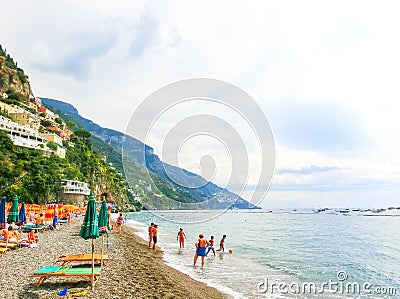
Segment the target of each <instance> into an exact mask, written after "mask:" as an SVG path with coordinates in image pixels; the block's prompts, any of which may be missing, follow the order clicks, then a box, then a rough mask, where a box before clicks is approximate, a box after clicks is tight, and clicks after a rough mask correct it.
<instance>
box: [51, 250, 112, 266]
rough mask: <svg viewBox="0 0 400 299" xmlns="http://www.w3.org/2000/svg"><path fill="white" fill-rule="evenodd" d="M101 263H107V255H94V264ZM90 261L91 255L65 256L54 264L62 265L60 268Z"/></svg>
mask: <svg viewBox="0 0 400 299" xmlns="http://www.w3.org/2000/svg"><path fill="white" fill-rule="evenodd" d="M101 260H103V261H108V255H107V254H103V256H102V255H101V254H95V255H94V262H95V263H99V262H101ZM91 261H92V255H91V254H84V253H81V254H71V255H66V256H60V257H59V258H58V260H57V261H56V262H59V263H62V264H61V266H64V265H65V264H68V263H73V262H91Z"/></svg>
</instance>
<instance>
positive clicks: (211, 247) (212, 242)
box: [206, 236, 215, 256]
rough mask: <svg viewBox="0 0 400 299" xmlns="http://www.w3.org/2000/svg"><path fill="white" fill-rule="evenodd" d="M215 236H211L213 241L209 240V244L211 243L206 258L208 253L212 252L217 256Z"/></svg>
mask: <svg viewBox="0 0 400 299" xmlns="http://www.w3.org/2000/svg"><path fill="white" fill-rule="evenodd" d="M214 241H215V240H214V236H211V239H210V240H208V243H210V245H209V246H208V248H207V253H206V256H207V255H208V253H209V252H210V251H211V250H212V252H213V253H214V256H215V250H214Z"/></svg>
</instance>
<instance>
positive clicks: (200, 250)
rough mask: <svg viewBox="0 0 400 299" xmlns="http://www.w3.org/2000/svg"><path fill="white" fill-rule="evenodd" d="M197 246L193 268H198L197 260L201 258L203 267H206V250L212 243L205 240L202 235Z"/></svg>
mask: <svg viewBox="0 0 400 299" xmlns="http://www.w3.org/2000/svg"><path fill="white" fill-rule="evenodd" d="M195 245H196V253H195V255H194V260H193V267H194V266H196V263H197V258H198V257H199V256H201V266H202V267H204V257H205V256H206V248H207V246H209V245H210V243H209V242H208V241H207V240H206V239H204V235H203V234H200V235H199V239H198V240H197V241H196V243H195Z"/></svg>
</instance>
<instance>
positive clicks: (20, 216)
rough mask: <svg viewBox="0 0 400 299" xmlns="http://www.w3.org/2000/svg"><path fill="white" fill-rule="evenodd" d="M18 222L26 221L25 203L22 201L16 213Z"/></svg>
mask: <svg viewBox="0 0 400 299" xmlns="http://www.w3.org/2000/svg"><path fill="white" fill-rule="evenodd" d="M18 219H19V222H21V223H23V224H25V223H26V214H25V203H24V202H23V203H22V205H21V208H20V209H19V214H18Z"/></svg>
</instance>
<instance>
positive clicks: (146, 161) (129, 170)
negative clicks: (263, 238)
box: [41, 98, 256, 209]
mask: <svg viewBox="0 0 400 299" xmlns="http://www.w3.org/2000/svg"><path fill="white" fill-rule="evenodd" d="M41 100H42V102H43V103H44V104H46V105H48V106H50V107H53V109H56V110H57V111H59V113H60V115H63V116H65V117H67V118H68V120H70V121H73V122H74V123H76V125H77V126H79V127H81V128H84V129H86V130H88V131H90V132H91V133H92V134H93V135H94V136H95V137H97V138H98V140H96V141H94V140H93V139H92V143H93V145H94V146H95V148H96V150H99V151H100V152H103V153H104V154H106V155H107V159H108V161H109V162H112V165H113V166H114V167H116V169H118V171H120V172H124V171H125V174H126V176H125V177H126V178H127V180H128V181H129V186H130V187H131V188H132V189H133V190H134V192H136V194H138V195H140V196H143V197H144V200H145V201H146V207H148V208H150V209H151V208H178V209H180V208H186V207H185V203H195V205H194V206H193V205H192V206H191V208H193V207H195V208H198V209H203V208H208V209H221V208H226V207H229V206H231V207H232V208H238V209H242V208H243V209H248V208H256V207H255V206H254V205H252V204H250V203H249V202H247V201H246V200H244V199H243V198H241V197H240V196H238V195H236V194H234V193H232V192H230V191H229V190H226V189H223V188H220V187H218V186H217V185H215V184H213V183H211V182H207V181H206V180H204V178H202V177H200V176H198V175H196V174H194V173H190V172H188V171H186V170H182V169H180V168H178V167H175V166H173V165H169V164H167V163H164V162H162V161H161V160H160V159H159V157H158V156H157V155H155V154H153V149H152V148H151V147H149V146H148V145H146V144H144V143H142V142H141V141H139V140H137V139H135V138H133V137H131V136H129V135H125V134H123V133H121V132H118V131H115V130H112V129H107V128H103V127H101V126H99V125H98V124H96V123H94V122H93V121H91V120H89V119H86V118H84V117H82V116H80V115H79V113H78V111H77V110H76V109H75V107H73V106H72V105H70V104H68V103H65V102H62V101H57V100H53V99H48V98H41ZM122 148H123V149H124V154H125V155H124V159H125V161H124V162H125V163H122V159H121V157H122ZM127 165H129V167H127ZM124 166H125V168H124ZM166 170H167V171H166ZM182 171H183V172H184V173H186V174H188V175H189V176H190V178H191V180H192V181H191V182H188V184H187V185H188V186H190V185H197V186H202V187H199V188H188V187H183V186H179V185H177V184H176V183H175V182H174V181H173V180H171V179H170V177H169V176H168V175H167V173H173V174H174V176H175V177H178V176H179V175H180V174H181V173H182ZM171 199H172V200H171Z"/></svg>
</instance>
